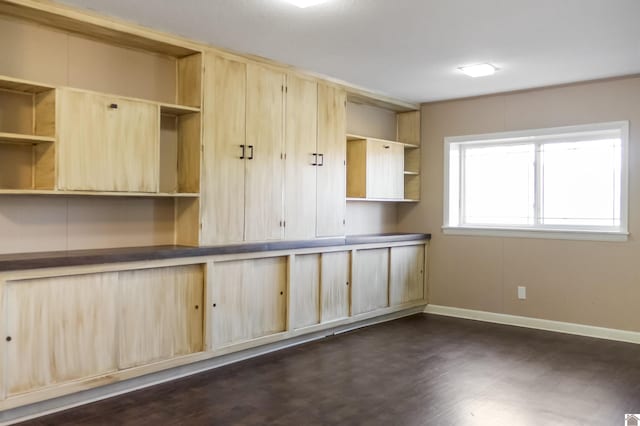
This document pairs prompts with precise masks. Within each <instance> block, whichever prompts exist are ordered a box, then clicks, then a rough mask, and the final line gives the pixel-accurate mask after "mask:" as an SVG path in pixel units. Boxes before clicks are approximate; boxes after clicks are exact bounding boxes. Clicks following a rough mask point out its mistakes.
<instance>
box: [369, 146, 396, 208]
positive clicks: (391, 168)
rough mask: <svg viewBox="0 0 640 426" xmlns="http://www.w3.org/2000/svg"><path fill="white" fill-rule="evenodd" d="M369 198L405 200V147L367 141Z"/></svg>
mask: <svg viewBox="0 0 640 426" xmlns="http://www.w3.org/2000/svg"><path fill="white" fill-rule="evenodd" d="M366 164H367V182H366V187H367V198H390V199H403V198H404V147H403V146H402V145H399V144H388V143H385V142H380V141H376V140H367V159H366Z"/></svg>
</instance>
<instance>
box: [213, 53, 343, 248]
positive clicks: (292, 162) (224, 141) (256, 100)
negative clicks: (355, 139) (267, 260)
mask: <svg viewBox="0 0 640 426" xmlns="http://www.w3.org/2000/svg"><path fill="white" fill-rule="evenodd" d="M205 57H206V59H205V83H204V90H205V94H206V96H205V103H204V107H203V111H204V128H203V139H204V140H203V179H202V182H203V184H202V188H201V204H202V216H201V217H202V233H201V244H203V245H207V244H224V243H238V242H242V241H269V240H280V239H289V240H291V239H309V238H315V237H328V236H341V235H344V233H345V209H346V207H345V195H346V178H345V176H346V171H345V164H346V143H345V140H344V135H345V127H346V124H345V122H346V106H345V103H346V94H345V91H344V90H343V89H339V88H334V87H331V86H328V85H325V84H322V83H318V82H317V81H315V80H312V79H308V78H304V77H301V76H298V75H294V74H284V73H283V72H281V71H278V70H275V69H272V68H269V67H268V66H263V65H258V64H254V63H252V62H247V61H243V60H241V59H237V58H234V57H224V56H220V55H215V54H207V55H205Z"/></svg>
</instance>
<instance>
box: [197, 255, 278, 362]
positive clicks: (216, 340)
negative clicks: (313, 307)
mask: <svg viewBox="0 0 640 426" xmlns="http://www.w3.org/2000/svg"><path fill="white" fill-rule="evenodd" d="M211 269H212V279H211V280H210V282H209V285H210V291H209V292H208V294H210V295H211V297H210V299H209V301H208V302H209V305H210V306H211V309H212V311H211V324H209V326H210V327H209V329H210V330H211V336H210V340H209V341H210V342H211V344H212V348H211V349H213V350H216V349H218V348H221V347H224V346H227V345H230V344H234V343H239V342H243V341H247V340H251V339H256V338H259V337H262V336H267V335H270V334H274V333H279V332H283V331H285V329H286V314H287V310H286V299H287V296H286V294H285V293H286V286H287V259H286V258H285V257H272V258H264V259H255V260H236V261H229V262H215V263H214V264H213V266H212V267H211ZM213 305H215V306H213Z"/></svg>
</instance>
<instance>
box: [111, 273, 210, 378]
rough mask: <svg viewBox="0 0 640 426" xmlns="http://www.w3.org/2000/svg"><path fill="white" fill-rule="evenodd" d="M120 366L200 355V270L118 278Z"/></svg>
mask: <svg viewBox="0 0 640 426" xmlns="http://www.w3.org/2000/svg"><path fill="white" fill-rule="evenodd" d="M118 276H119V285H120V289H119V290H120V293H119V301H120V303H119V304H118V337H119V342H118V367H119V368H121V369H124V368H131V367H136V366H139V365H145V364H150V363H152V362H155V361H161V360H164V359H169V358H173V357H176V356H180V355H187V354H190V353H195V352H200V351H202V349H203V348H202V346H203V342H202V340H203V339H202V318H203V315H202V312H203V311H204V307H203V306H202V302H203V282H204V276H203V270H202V266H201V265H189V266H174V267H167V268H154V269H141V270H135V271H125V272H120V273H118Z"/></svg>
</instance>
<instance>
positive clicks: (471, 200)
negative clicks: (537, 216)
mask: <svg viewBox="0 0 640 426" xmlns="http://www.w3.org/2000/svg"><path fill="white" fill-rule="evenodd" d="M463 152H464V178H463V179H464V187H463V188H464V189H463V194H462V202H463V206H464V207H463V209H464V210H463V211H464V214H463V222H464V223H465V224H476V225H532V224H533V222H534V219H533V218H534V208H533V206H534V191H535V176H534V161H535V145H533V144H528V145H503V146H489V147H472V146H471V147H465V149H464V151H463Z"/></svg>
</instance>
